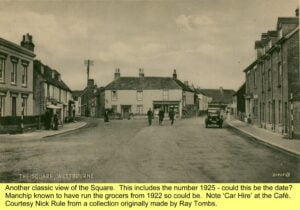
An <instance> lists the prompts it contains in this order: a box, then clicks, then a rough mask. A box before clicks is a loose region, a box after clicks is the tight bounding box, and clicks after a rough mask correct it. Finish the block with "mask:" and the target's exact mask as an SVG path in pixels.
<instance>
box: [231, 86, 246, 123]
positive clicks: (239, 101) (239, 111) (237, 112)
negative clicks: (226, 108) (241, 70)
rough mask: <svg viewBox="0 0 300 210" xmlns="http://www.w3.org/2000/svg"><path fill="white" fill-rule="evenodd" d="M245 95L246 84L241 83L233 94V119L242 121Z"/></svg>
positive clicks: (244, 114) (244, 115)
mask: <svg viewBox="0 0 300 210" xmlns="http://www.w3.org/2000/svg"><path fill="white" fill-rule="evenodd" d="M245 93H246V84H245V83H243V84H242V86H241V87H240V88H239V89H238V90H237V91H236V93H235V94H233V116H234V118H235V119H239V120H242V121H244V119H245V117H246V113H245V110H246V107H245Z"/></svg>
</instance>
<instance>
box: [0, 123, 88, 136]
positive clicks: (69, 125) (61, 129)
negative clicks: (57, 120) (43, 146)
mask: <svg viewBox="0 0 300 210" xmlns="http://www.w3.org/2000/svg"><path fill="white" fill-rule="evenodd" d="M86 124H87V123H86V122H83V121H80V122H73V123H67V124H64V125H63V126H59V129H58V130H36V131H33V132H28V133H22V134H3V135H0V138H1V139H6V140H9V139H30V140H32V139H41V138H45V137H51V136H56V135H59V134H63V133H67V132H71V131H74V130H77V129H79V128H82V127H84V126H85V125H86Z"/></svg>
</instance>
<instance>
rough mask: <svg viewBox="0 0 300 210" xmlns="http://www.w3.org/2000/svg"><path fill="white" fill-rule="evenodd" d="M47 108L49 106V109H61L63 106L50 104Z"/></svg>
mask: <svg viewBox="0 0 300 210" xmlns="http://www.w3.org/2000/svg"><path fill="white" fill-rule="evenodd" d="M47 108H48V109H61V107H59V106H55V105H53V104H50V105H48V106H47Z"/></svg>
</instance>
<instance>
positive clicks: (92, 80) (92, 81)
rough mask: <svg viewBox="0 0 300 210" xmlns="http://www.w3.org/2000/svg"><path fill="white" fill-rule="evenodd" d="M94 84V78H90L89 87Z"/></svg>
mask: <svg viewBox="0 0 300 210" xmlns="http://www.w3.org/2000/svg"><path fill="white" fill-rule="evenodd" d="M92 86H94V79H89V80H88V87H92Z"/></svg>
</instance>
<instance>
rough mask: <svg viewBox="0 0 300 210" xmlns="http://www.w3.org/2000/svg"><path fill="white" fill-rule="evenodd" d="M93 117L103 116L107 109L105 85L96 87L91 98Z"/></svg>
mask: <svg viewBox="0 0 300 210" xmlns="http://www.w3.org/2000/svg"><path fill="white" fill-rule="evenodd" d="M89 105H90V110H91V117H98V118H102V117H103V114H104V110H105V92H104V87H99V88H96V89H94V92H93V94H92V96H91V98H90V102H89Z"/></svg>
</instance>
